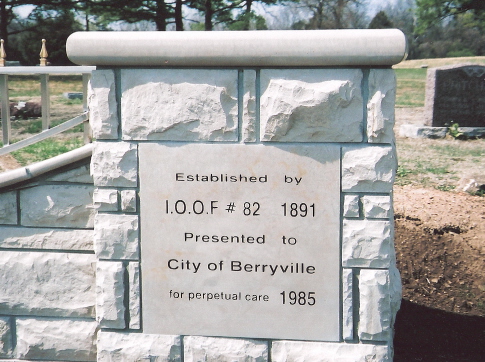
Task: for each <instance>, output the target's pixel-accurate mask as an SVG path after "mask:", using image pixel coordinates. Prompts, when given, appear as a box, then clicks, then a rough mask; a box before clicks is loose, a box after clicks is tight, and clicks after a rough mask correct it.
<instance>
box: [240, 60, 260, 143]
mask: <svg viewBox="0 0 485 362" xmlns="http://www.w3.org/2000/svg"><path fill="white" fill-rule="evenodd" d="M243 77H244V78H243V89H244V90H243V92H244V93H243V119H242V141H243V142H256V140H257V136H258V135H257V134H256V133H257V130H256V71H255V70H250V69H245V70H244V71H243Z"/></svg>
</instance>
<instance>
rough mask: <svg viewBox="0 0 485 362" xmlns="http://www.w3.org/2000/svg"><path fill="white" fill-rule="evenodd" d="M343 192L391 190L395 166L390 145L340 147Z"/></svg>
mask: <svg viewBox="0 0 485 362" xmlns="http://www.w3.org/2000/svg"><path fill="white" fill-rule="evenodd" d="M342 154H343V155H342V191H343V192H391V191H392V184H393V182H394V174H395V170H396V167H397V161H396V155H395V151H394V149H393V148H392V147H391V146H383V147H379V146H349V147H343V148H342Z"/></svg>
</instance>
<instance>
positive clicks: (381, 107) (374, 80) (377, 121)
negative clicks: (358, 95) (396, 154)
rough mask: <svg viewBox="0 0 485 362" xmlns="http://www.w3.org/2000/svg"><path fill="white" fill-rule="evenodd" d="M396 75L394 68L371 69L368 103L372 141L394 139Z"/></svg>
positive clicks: (378, 141) (368, 133)
mask: <svg viewBox="0 0 485 362" xmlns="http://www.w3.org/2000/svg"><path fill="white" fill-rule="evenodd" d="M395 101H396V75H395V73H394V70H392V69H371V71H370V72H369V101H368V103H367V138H368V141H369V142H370V143H392V142H393V140H394V131H393V127H394V104H395Z"/></svg>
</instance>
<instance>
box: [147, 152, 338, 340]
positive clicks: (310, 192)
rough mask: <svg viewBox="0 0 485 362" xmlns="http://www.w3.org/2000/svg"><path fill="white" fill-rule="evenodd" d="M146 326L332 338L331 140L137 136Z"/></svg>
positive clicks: (162, 330) (334, 213)
mask: <svg viewBox="0 0 485 362" xmlns="http://www.w3.org/2000/svg"><path fill="white" fill-rule="evenodd" d="M139 165H140V208H141V209H140V218H141V273H142V275H141V277H142V314H143V317H142V318H143V331H144V333H154V334H178V335H206V336H226V337H249V338H276V339H297V340H316V341H339V340H340V299H341V298H340V241H339V234H340V221H339V214H340V148H339V146H337V145H323V144H311V145H301V144H300V145H271V146H266V145H247V144H246V145H238V144H156V143H148V144H140V145H139Z"/></svg>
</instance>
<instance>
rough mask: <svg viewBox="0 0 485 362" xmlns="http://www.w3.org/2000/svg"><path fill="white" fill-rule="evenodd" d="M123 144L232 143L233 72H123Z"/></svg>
mask: <svg viewBox="0 0 485 362" xmlns="http://www.w3.org/2000/svg"><path fill="white" fill-rule="evenodd" d="M121 88H122V97H121V123H122V129H123V139H125V140H170V141H237V140H238V72H237V70H221V69H217V70H215V69H213V70H207V69H178V70H177V69H152V70H148V69H123V70H122V71H121Z"/></svg>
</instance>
